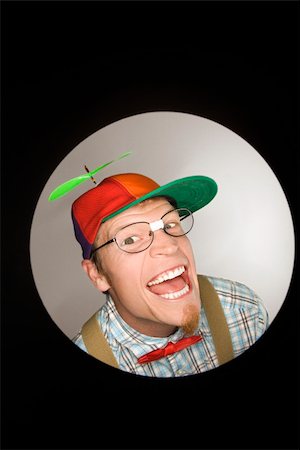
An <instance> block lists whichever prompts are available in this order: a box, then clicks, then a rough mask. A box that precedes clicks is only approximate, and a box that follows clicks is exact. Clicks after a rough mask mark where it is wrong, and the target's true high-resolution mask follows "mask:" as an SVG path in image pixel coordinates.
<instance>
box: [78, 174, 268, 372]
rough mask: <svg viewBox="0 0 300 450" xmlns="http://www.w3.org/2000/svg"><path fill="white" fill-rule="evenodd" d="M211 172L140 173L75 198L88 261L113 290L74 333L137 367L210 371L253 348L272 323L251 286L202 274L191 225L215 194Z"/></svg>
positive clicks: (84, 343) (113, 359) (92, 273)
mask: <svg viewBox="0 0 300 450" xmlns="http://www.w3.org/2000/svg"><path fill="white" fill-rule="evenodd" d="M216 193H217V185H216V183H215V182H214V180H212V179H211V178H208V177H204V176H192V177H186V178H182V179H179V180H175V181H173V182H171V183H168V184H166V185H164V186H161V187H160V186H159V185H158V184H157V183H156V182H154V181H153V180H152V179H150V178H148V177H145V176H144V175H140V174H119V175H115V176H111V177H108V178H106V179H104V180H103V181H102V182H101V183H100V184H99V185H98V186H97V187H95V188H93V189H91V190H89V191H88V192H86V193H85V194H83V195H81V196H80V197H79V198H78V199H77V200H76V201H75V202H74V203H73V205H72V219H73V223H74V230H75V236H76V238H77V240H78V242H79V243H80V245H81V247H82V251H83V258H84V259H83V261H82V267H83V269H84V270H85V272H86V273H87V275H88V276H89V278H90V279H91V281H92V283H93V284H94V286H95V287H96V288H97V289H98V290H99V291H101V292H105V293H106V295H107V299H106V302H105V304H104V305H103V306H102V307H101V308H100V310H99V311H98V312H97V313H96V314H95V315H94V316H93V318H92V319H90V320H89V321H88V322H87V324H85V325H84V326H83V329H82V330H81V332H80V333H79V334H78V335H77V336H76V337H75V338H74V342H75V343H76V344H77V345H78V346H79V347H80V348H81V349H83V350H85V351H88V352H89V353H90V354H92V355H93V356H95V357H97V358H98V359H100V360H102V361H104V362H106V363H108V364H111V365H113V366H115V367H119V368H120V369H121V370H124V371H128V372H131V373H134V374H138V375H144V376H155V377H175V376H184V375H192V374H197V373H201V372H204V371H207V370H211V369H213V368H215V367H217V366H218V365H220V364H223V363H224V362H227V361H229V360H230V359H231V358H233V357H236V356H238V355H239V354H241V353H243V352H244V351H245V350H246V349H247V348H249V347H250V346H251V345H252V344H254V342H255V341H256V340H257V339H258V338H259V337H260V336H261V335H262V334H263V333H264V331H265V330H266V328H267V326H268V314H267V311H266V309H265V308H264V306H263V304H262V302H261V300H260V299H259V298H258V297H257V295H256V294H255V293H254V292H253V291H252V290H251V289H249V288H248V287H246V286H245V285H242V284H240V283H237V282H232V281H229V280H224V279H217V278H214V277H203V276H202V277H200V276H197V270H196V265H195V261H194V256H193V251H192V247H191V244H190V241H189V239H188V237H187V233H188V232H189V231H190V230H191V228H192V226H193V223H194V218H193V212H195V211H197V210H199V209H200V208H202V207H204V206H205V205H207V204H208V203H209V202H210V201H211V200H212V199H213V198H214V196H215V195H216Z"/></svg>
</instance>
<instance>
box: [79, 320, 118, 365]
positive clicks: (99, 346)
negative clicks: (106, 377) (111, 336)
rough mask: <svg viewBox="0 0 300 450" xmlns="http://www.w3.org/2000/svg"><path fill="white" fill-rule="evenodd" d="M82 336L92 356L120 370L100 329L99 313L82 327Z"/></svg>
mask: <svg viewBox="0 0 300 450" xmlns="http://www.w3.org/2000/svg"><path fill="white" fill-rule="evenodd" d="M81 335H82V339H83V342H84V344H85V346H86V348H87V351H88V353H89V354H90V355H92V356H94V357H95V358H97V359H100V361H102V362H104V363H106V364H108V365H109V366H113V367H116V368H117V369H118V368H119V365H118V363H117V361H116V358H115V357H114V354H113V352H112V350H111V348H110V346H109V344H108V342H107V340H106V338H105V336H104V334H103V333H102V331H101V329H100V325H99V322H98V320H97V313H95V314H94V315H93V316H92V317H91V318H90V319H89V320H88V321H87V322H86V323H85V324H84V325H83V327H82V330H81Z"/></svg>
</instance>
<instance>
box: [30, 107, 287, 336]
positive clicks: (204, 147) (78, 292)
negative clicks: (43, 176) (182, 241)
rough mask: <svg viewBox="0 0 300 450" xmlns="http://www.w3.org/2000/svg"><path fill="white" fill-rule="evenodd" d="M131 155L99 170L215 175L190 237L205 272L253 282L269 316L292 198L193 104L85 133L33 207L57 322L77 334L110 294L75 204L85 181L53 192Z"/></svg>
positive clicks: (38, 279)
mask: <svg viewBox="0 0 300 450" xmlns="http://www.w3.org/2000/svg"><path fill="white" fill-rule="evenodd" d="M125 151H131V152H132V155H131V156H129V157H127V158H125V159H123V160H120V161H118V162H116V163H115V164H112V165H111V166H108V167H107V168H105V169H104V170H103V171H102V172H99V173H98V174H96V176H95V179H96V180H97V182H99V181H101V179H103V178H105V177H107V176H109V175H112V174H115V173H121V172H139V173H143V174H145V175H147V176H149V177H151V178H153V179H154V180H155V181H157V182H158V183H159V184H161V185H162V184H164V183H167V182H169V181H172V180H174V179H176V178H182V177H185V176H190V175H206V176H210V177H212V178H214V179H215V181H216V182H217V184H218V188H219V190H218V194H217V196H216V197H215V199H214V200H213V201H212V202H211V203H210V204H209V205H208V206H206V207H205V208H203V209H202V210H200V211H198V212H196V213H195V215H194V216H195V224H194V228H193V230H192V231H191V232H190V234H189V237H190V240H191V242H192V245H193V249H194V254H195V259H196V265H197V272H198V273H202V274H206V275H212V276H218V277H223V278H229V279H232V280H235V281H239V282H242V283H245V284H246V285H248V286H249V287H251V288H252V289H254V290H255V291H256V293H257V294H258V295H259V296H260V297H261V298H262V300H263V302H264V304H265V305H266V308H267V310H268V311H269V315H270V320H271V321H272V320H273V319H274V317H275V316H276V315H277V313H278V311H279V310H280V307H281V305H282V303H283V301H284V299H285V296H286V294H287V291H288V288H289V284H290V281H291V276H292V271H293V264H294V251H295V240H294V230H293V223H292V218H291V213H290V210H289V206H288V203H287V200H286V197H285V195H284V192H283V190H282V188H281V186H280V184H279V182H278V180H277V178H276V177H275V175H274V173H273V171H272V170H271V168H270V167H269V166H268V164H267V163H266V162H265V160H264V159H263V158H262V157H261V156H260V154H259V153H258V152H257V151H256V150H255V149H254V148H253V147H251V146H250V145H249V144H248V143H247V142H246V141H245V140H243V139H242V138H241V137H239V136H238V135H237V134H235V133H234V132H233V131H231V130H229V129H227V128H225V127H224V126H222V125H220V124H218V123H215V122H213V121H211V120H208V119H205V118H202V117H199V116H194V115H190V114H185V113H175V112H153V113H145V114H139V115H135V116H132V117H128V118H125V119H122V120H120V121H118V122H115V123H113V124H111V125H109V126H106V127H105V128H102V129H100V130H99V131H97V132H96V133H94V134H92V135H91V136H89V137H88V138H86V139H85V140H84V141H83V142H81V143H80V144H79V145H77V146H76V147H75V148H74V150H73V151H72V152H71V153H69V154H68V156H67V157H66V158H65V159H64V160H63V161H62V162H61V163H60V164H59V166H58V167H57V168H56V170H55V171H54V172H53V174H52V175H51V176H50V178H49V180H48V181H47V183H46V185H45V187H44V189H43V191H42V193H41V196H40V198H39V201H38V203H37V206H36V210H35V214H34V217H33V222H32V228H31V238H30V256H31V266H32V272H33V276H34V280H35V284H36V287H37V289H38V292H39V295H40V298H41V300H42V302H43V304H44V306H45V308H46V309H47V311H48V313H49V314H50V316H51V318H52V319H53V321H54V322H55V323H56V324H57V326H58V327H59V328H60V329H61V330H62V331H63V332H64V333H65V334H66V335H67V336H68V337H70V338H71V337H73V336H74V335H75V334H76V333H77V332H78V331H79V329H80V327H81V325H82V324H83V323H84V322H85V321H86V320H87V319H88V318H89V317H90V316H91V314H93V313H94V312H95V311H96V310H98V309H99V307H100V306H101V305H102V304H103V302H104V300H105V296H104V295H103V294H101V293H99V291H98V290H96V289H95V287H94V286H93V285H92V284H91V282H90V280H89V279H88V277H87V275H86V274H85V273H84V272H83V270H82V268H81V260H82V256H81V248H80V246H79V244H78V243H77V241H76V240H75V237H74V233H73V224H72V220H71V214H70V208H71V204H72V202H73V201H74V200H75V199H76V198H77V197H78V196H79V195H80V194H82V193H83V192H85V191H86V190H88V189H89V188H91V187H93V186H95V185H94V184H93V183H92V182H90V181H87V182H85V183H83V184H81V185H80V186H79V187H77V188H76V189H74V190H73V191H71V192H70V193H69V194H68V195H67V196H65V197H62V198H60V199H58V200H56V201H55V202H52V203H50V202H48V200H47V199H48V196H49V194H50V193H51V191H52V190H53V189H54V188H55V187H57V186H58V185H59V184H61V183H63V182H64V181H66V180H68V179H70V178H73V177H75V176H78V175H81V174H83V173H85V170H84V165H85V164H86V165H87V166H88V168H89V169H90V170H93V169H95V168H96V167H98V166H100V165H101V164H103V163H105V162H107V161H109V160H111V159H114V158H115V157H117V156H118V155H119V154H120V153H122V152H125Z"/></svg>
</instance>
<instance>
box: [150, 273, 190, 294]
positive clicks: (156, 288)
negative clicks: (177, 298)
mask: <svg viewBox="0 0 300 450" xmlns="http://www.w3.org/2000/svg"><path fill="white" fill-rule="evenodd" d="M184 286H185V281H184V279H183V278H182V277H181V276H179V277H176V278H173V279H172V280H167V281H164V282H163V283H159V284H154V285H153V286H150V287H149V286H148V289H149V290H150V291H151V292H152V293H153V294H158V295H162V294H171V293H172V292H177V291H181V289H183V288H184Z"/></svg>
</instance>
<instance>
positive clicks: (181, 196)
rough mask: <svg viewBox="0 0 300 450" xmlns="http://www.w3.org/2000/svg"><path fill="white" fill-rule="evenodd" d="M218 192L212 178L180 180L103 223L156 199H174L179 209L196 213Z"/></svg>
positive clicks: (156, 190) (136, 202)
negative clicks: (145, 201)
mask: <svg viewBox="0 0 300 450" xmlns="http://www.w3.org/2000/svg"><path fill="white" fill-rule="evenodd" d="M217 191H218V185H217V183H216V182H215V181H214V180H213V179H212V178H209V177H206V176H202V175H195V176H191V177H185V178H180V179H178V180H175V181H171V182H170V183H167V184H165V185H164V186H160V187H159V188H157V189H154V190H153V191H151V192H149V193H148V194H145V195H143V196H142V197H139V198H138V199H137V200H134V201H133V202H131V203H128V205H126V206H123V207H122V208H120V209H119V210H118V211H115V212H114V213H112V214H110V215H109V216H107V217H106V218H105V219H103V221H102V222H106V221H107V220H109V219H112V218H113V217H115V216H117V215H118V214H120V213H122V212H123V211H126V210H127V209H129V208H131V207H132V206H135V205H137V204H139V203H141V202H143V201H144V200H147V199H149V198H154V197H169V198H172V199H174V200H175V202H176V204H177V208H188V209H189V210H190V211H192V212H195V211H198V210H199V209H201V208H203V207H204V206H206V205H207V204H208V203H210V202H211V201H212V199H213V198H214V197H215V195H216V194H217Z"/></svg>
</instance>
